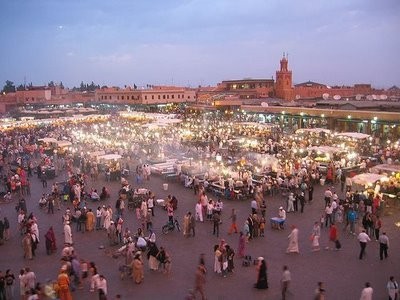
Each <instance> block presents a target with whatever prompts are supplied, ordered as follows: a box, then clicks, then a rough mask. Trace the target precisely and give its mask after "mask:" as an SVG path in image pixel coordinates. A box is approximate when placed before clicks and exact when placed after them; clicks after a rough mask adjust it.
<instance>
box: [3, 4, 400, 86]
mask: <svg viewBox="0 0 400 300" xmlns="http://www.w3.org/2000/svg"><path fill="white" fill-rule="evenodd" d="M399 8H400V3H399V2H398V1H395V0H385V1H381V2H375V1H372V0H367V1H361V0H357V1H351V2H348V1H342V0H340V1H334V3H331V2H328V1H316V0H310V1H288V2H285V3H282V2H281V1H278V0H276V1H275V0H274V1H262V0H251V1H246V2H242V1H236V0H233V1H232V0H231V1H228V0H218V1H209V0H203V1H199V0H198V1H178V0H176V1H175V0H171V1H161V0H157V1H151V3H145V2H138V1H127V0H126V1H115V2H110V1H77V0H72V1H68V2H67V3H64V1H50V0H39V1H35V2H25V1H22V0H16V1H7V2H5V3H3V5H2V9H1V11H0V16H1V18H0V24H1V28H2V36H3V46H2V47H1V49H0V55H1V57H2V59H1V60H0V69H1V70H2V72H1V75H0V82H1V83H2V84H4V82H5V81H6V80H11V81H13V82H14V83H15V84H16V85H18V84H20V83H24V81H26V82H33V84H34V85H41V84H47V83H48V82H49V81H55V82H60V81H62V82H63V84H64V85H65V86H67V87H73V86H79V84H80V82H81V81H84V82H91V81H94V82H95V83H96V84H100V85H108V86H112V85H115V86H124V85H131V86H133V84H136V85H138V86H145V85H146V84H154V85H171V84H173V85H180V86H192V87H196V86H198V85H202V86H207V85H216V84H217V83H219V82H221V81H223V80H229V79H242V78H271V77H273V78H275V71H276V70H278V69H279V60H280V58H281V57H282V53H283V52H287V53H289V68H290V69H291V70H292V71H293V82H294V83H300V82H304V81H308V80H311V81H314V82H321V83H324V84H328V85H353V84H356V83H370V84H372V86H374V87H376V88H388V87H390V86H392V85H399V83H400V82H399V80H400V60H399V59H397V56H396V55H397V53H398V52H399V50H400V39H399V38H398V28H400V14H399V13H398V11H399Z"/></svg>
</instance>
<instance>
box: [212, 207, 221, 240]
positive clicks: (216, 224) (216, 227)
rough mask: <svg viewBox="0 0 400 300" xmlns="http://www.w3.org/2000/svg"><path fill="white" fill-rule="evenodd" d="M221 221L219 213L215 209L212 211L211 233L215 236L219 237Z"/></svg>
mask: <svg viewBox="0 0 400 300" xmlns="http://www.w3.org/2000/svg"><path fill="white" fill-rule="evenodd" d="M220 221H221V216H220V215H219V213H218V212H217V211H214V213H213V224H214V227H213V235H216V236H217V237H219V222H220Z"/></svg>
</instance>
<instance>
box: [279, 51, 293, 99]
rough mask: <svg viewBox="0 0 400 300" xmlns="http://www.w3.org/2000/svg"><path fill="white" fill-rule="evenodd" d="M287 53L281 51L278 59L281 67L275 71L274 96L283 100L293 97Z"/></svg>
mask: <svg viewBox="0 0 400 300" xmlns="http://www.w3.org/2000/svg"><path fill="white" fill-rule="evenodd" d="M287 58H288V55H287V54H285V53H283V57H282V59H281V61H280V63H281V69H280V71H276V83H275V96H276V97H277V98H280V99H284V100H293V99H294V90H293V87H292V71H290V70H289V69H288V59H287Z"/></svg>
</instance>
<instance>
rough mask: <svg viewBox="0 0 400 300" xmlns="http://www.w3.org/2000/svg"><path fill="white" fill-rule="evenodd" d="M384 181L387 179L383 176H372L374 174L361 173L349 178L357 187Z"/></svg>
mask: <svg viewBox="0 0 400 300" xmlns="http://www.w3.org/2000/svg"><path fill="white" fill-rule="evenodd" d="M385 180H387V177H386V176H385V175H380V174H374V173H362V174H358V175H356V176H354V177H352V178H351V181H352V182H353V183H354V184H359V185H367V184H373V183H375V182H377V181H385Z"/></svg>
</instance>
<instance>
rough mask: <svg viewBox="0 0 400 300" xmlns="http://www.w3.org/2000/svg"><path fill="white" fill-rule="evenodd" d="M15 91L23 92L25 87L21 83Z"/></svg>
mask: <svg viewBox="0 0 400 300" xmlns="http://www.w3.org/2000/svg"><path fill="white" fill-rule="evenodd" d="M17 91H25V86H24V85H23V84H22V83H21V84H20V85H19V86H18V87H17Z"/></svg>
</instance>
